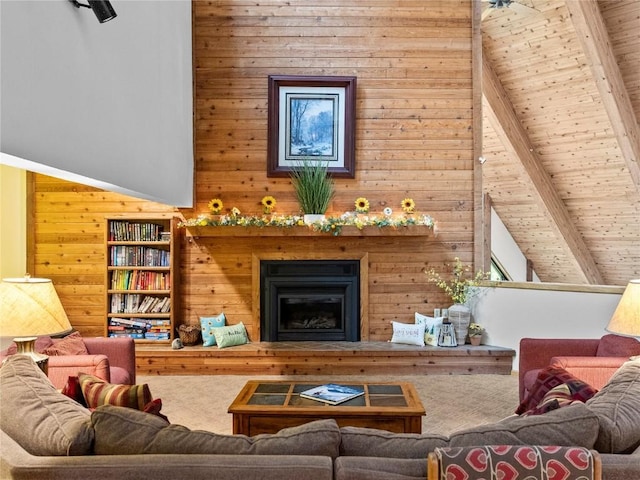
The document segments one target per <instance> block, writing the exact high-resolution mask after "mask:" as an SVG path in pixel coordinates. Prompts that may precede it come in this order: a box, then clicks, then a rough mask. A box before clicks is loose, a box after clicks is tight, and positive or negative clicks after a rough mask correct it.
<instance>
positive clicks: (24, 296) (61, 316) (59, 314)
mask: <svg viewBox="0 0 640 480" xmlns="http://www.w3.org/2000/svg"><path fill="white" fill-rule="evenodd" d="M0 302H1V303H0V336H3V337H25V336H27V337H31V336H38V335H52V336H53V335H62V334H65V333H69V332H71V331H72V330H73V328H72V327H71V324H70V323H69V319H68V318H67V314H66V313H65V311H64V308H63V307H62V303H60V299H59V298H58V294H57V293H56V290H55V288H54V287H53V283H52V282H51V280H49V279H47V278H30V277H25V278H5V279H3V280H2V283H0Z"/></svg>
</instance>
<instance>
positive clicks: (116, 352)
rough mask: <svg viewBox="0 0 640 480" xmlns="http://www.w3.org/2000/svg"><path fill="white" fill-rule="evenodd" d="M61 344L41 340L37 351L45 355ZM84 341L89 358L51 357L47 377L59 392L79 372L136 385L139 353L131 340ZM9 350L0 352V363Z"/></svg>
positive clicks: (84, 355)
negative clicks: (50, 348)
mask: <svg viewBox="0 0 640 480" xmlns="http://www.w3.org/2000/svg"><path fill="white" fill-rule="evenodd" d="M66 338H68V337H66ZM61 341H64V338H62V339H55V338H54V339H51V338H49V337H39V338H38V340H37V341H36V345H35V349H36V351H39V352H42V351H43V350H44V349H45V348H46V347H48V346H51V345H52V344H53V345H55V344H56V343H58V342H61ZM81 341H82V342H83V343H84V346H85V348H86V350H87V352H88V353H87V354H82V355H50V356H49V365H48V373H47V376H48V377H49V380H50V381H51V383H52V384H53V385H54V386H55V387H56V388H57V389H62V388H63V387H64V385H65V383H66V382H67V379H68V378H69V377H70V376H75V375H78V372H83V373H88V374H90V375H95V376H96V377H98V378H101V379H103V380H105V381H107V382H110V383H119V384H127V385H133V384H135V383H136V350H135V342H134V340H133V339H132V338H128V337H112V338H109V337H82V338H81ZM10 350H11V348H9V349H7V350H5V351H3V352H1V353H0V360H4V358H5V357H6V356H7V354H8V353H10Z"/></svg>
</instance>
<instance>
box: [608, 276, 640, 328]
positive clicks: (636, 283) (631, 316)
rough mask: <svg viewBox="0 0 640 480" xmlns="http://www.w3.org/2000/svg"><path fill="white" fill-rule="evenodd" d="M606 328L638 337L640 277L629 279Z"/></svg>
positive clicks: (639, 325) (639, 326)
mask: <svg viewBox="0 0 640 480" xmlns="http://www.w3.org/2000/svg"><path fill="white" fill-rule="evenodd" d="M607 330H608V331H609V332H611V333H617V334H619V335H627V336H629V337H639V338H640V279H637V280H631V281H630V282H629V284H628V285H627V288H625V290H624V293H623V294H622V298H621V299H620V303H618V307H617V308H616V310H615V312H613V317H611V320H610V321H609V325H607Z"/></svg>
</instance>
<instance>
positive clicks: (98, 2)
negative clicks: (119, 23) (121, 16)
mask: <svg viewBox="0 0 640 480" xmlns="http://www.w3.org/2000/svg"><path fill="white" fill-rule="evenodd" d="M69 1H70V2H71V3H72V4H73V5H74V6H75V7H76V8H80V7H84V8H90V9H91V10H93V13H95V14H96V17H97V18H98V21H99V22H100V23H104V22H108V21H109V20H113V19H114V18H116V11H115V10H114V9H113V7H112V6H111V2H109V1H108V0H87V1H88V2H89V5H85V4H84V3H80V2H78V0H69Z"/></svg>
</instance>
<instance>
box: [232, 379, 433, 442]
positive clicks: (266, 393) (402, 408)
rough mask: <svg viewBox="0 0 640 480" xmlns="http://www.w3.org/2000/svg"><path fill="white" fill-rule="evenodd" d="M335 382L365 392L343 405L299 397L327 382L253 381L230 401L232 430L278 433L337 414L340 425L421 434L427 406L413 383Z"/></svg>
mask: <svg viewBox="0 0 640 480" xmlns="http://www.w3.org/2000/svg"><path fill="white" fill-rule="evenodd" d="M326 383H329V382H326ZM333 383H340V384H341V385H347V386H351V387H356V388H362V389H364V392H365V393H364V395H362V396H360V397H357V398H354V399H352V400H349V401H347V402H344V403H341V404H339V405H328V404H326V403H323V402H319V401H317V400H310V399H306V398H302V397H300V392H302V391H304V390H308V389H309V388H312V387H316V386H319V385H322V383H318V382H292V381H279V380H275V381H268V380H249V381H248V382H247V383H246V384H245V386H244V387H243V388H242V390H241V391H240V393H238V395H237V396H236V398H235V400H234V401H233V403H232V404H231V405H230V406H229V410H228V411H229V413H231V414H232V415H233V433H239V434H243V435H249V436H253V435H258V434H260V433H276V432H277V431H278V430H280V429H282V428H285V427H295V426H297V425H302V424H304V423H307V422H311V421H313V420H320V419H325V418H333V419H335V420H336V421H337V423H338V425H339V426H341V427H343V426H354V427H369V428H379V429H382V430H389V431H391V432H397V433H422V417H423V416H424V415H425V410H424V407H423V406H422V402H421V401H420V398H419V397H418V394H417V392H416V390H415V388H414V386H413V385H412V384H411V383H366V382H346V383H345V382H333Z"/></svg>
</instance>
